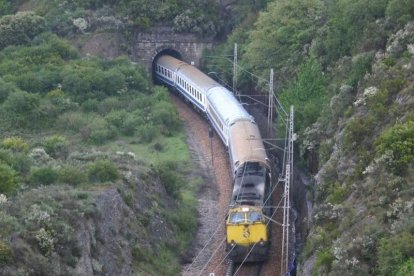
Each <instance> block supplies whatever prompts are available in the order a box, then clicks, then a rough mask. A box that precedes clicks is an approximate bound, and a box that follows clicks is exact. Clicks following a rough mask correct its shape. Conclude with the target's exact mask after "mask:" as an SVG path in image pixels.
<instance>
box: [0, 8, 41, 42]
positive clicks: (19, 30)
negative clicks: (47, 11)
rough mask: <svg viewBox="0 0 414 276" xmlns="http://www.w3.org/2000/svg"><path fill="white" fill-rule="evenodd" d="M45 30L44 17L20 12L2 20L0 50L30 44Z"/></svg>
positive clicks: (0, 25) (0, 19)
mask: <svg viewBox="0 0 414 276" xmlns="http://www.w3.org/2000/svg"><path fill="white" fill-rule="evenodd" d="M44 28H45V21H44V19H43V17H41V16H38V15H35V14H34V13H32V12H19V13H17V14H15V15H6V16H3V17H1V18H0V50H1V49H3V48H4V47H6V46H9V45H15V44H25V43H28V42H30V41H31V40H32V39H33V38H34V37H35V36H36V35H38V34H40V33H41V32H42V31H43V30H44Z"/></svg>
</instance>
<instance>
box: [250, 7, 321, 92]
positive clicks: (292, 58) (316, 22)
mask: <svg viewBox="0 0 414 276" xmlns="http://www.w3.org/2000/svg"><path fill="white" fill-rule="evenodd" d="M323 14H324V8H323V4H322V2H321V1H319V0H280V1H275V2H272V3H270V4H269V6H268V9H267V11H265V12H263V13H261V14H260V17H259V19H258V21H257V23H256V24H255V28H254V30H253V31H252V32H251V33H250V35H249V40H250V42H249V44H248V45H247V47H246V53H245V54H244V55H243V58H244V59H245V62H244V63H245V64H249V66H250V69H251V70H253V71H254V72H255V73H257V74H259V75H261V76H262V77H264V78H266V79H267V78H268V70H269V69H270V68H274V69H275V70H276V72H277V75H278V76H279V81H281V84H282V85H285V84H286V83H287V81H288V80H290V79H291V78H292V77H293V76H294V71H295V67H296V66H298V65H299V64H301V63H302V62H303V60H304V58H305V57H306V53H305V52H304V48H305V45H308V44H310V43H311V41H312V39H313V37H314V36H315V35H316V31H317V29H318V27H319V26H320V25H321V24H322V23H323V20H322V19H323Z"/></svg>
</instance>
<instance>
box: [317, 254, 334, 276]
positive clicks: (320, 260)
mask: <svg viewBox="0 0 414 276" xmlns="http://www.w3.org/2000/svg"><path fill="white" fill-rule="evenodd" d="M333 260H334V256H333V255H332V253H331V251H330V250H329V249H325V250H323V251H318V252H317V254H316V264H315V269H317V268H320V267H321V266H324V267H326V268H327V270H328V271H330V270H331V266H332V262H333Z"/></svg>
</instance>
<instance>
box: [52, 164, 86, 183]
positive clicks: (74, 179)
mask: <svg viewBox="0 0 414 276" xmlns="http://www.w3.org/2000/svg"><path fill="white" fill-rule="evenodd" d="M58 180H59V182H62V183H66V184H70V185H73V186H77V185H80V184H82V183H85V182H87V181H88V176H87V174H86V173H85V172H83V171H82V170H80V169H79V168H77V167H73V166H66V167H63V168H61V169H59V170H58Z"/></svg>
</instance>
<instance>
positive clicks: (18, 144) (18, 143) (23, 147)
mask: <svg viewBox="0 0 414 276" xmlns="http://www.w3.org/2000/svg"><path fill="white" fill-rule="evenodd" d="M2 146H3V148H6V149H10V150H12V151H20V152H27V150H28V149H29V144H28V143H26V141H25V140H24V139H23V138H21V137H18V136H12V137H8V138H4V140H3V143H2Z"/></svg>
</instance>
